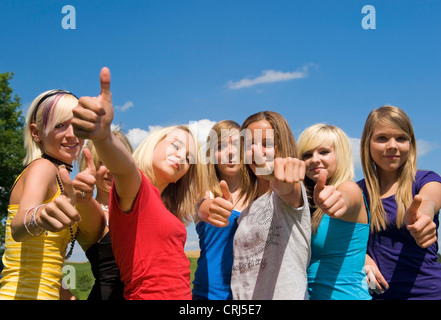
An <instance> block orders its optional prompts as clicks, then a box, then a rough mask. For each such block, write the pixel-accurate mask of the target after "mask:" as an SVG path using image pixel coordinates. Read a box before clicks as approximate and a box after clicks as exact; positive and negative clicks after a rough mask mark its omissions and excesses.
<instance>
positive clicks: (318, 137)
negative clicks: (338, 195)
mask: <svg viewBox="0 0 441 320" xmlns="http://www.w3.org/2000/svg"><path fill="white" fill-rule="evenodd" d="M323 143H326V144H328V145H330V146H332V147H333V148H334V152H335V156H336V160H337V168H336V171H335V173H334V174H333V175H332V176H331V177H328V179H327V181H326V184H327V185H333V186H336V187H337V186H338V185H340V184H341V183H342V182H345V181H352V180H353V179H354V176H355V173H354V162H353V157H352V152H351V143H350V141H349V138H348V136H347V135H346V134H345V133H344V132H343V130H341V129H340V128H338V127H336V126H334V125H328V124H323V123H319V124H315V125H312V126H310V127H308V128H306V129H305V130H304V131H303V132H302V133H301V134H300V136H299V139H298V146H299V154H300V158H301V159H302V160H303V159H304V155H305V154H306V153H307V152H309V151H311V150H314V149H315V148H317V147H318V146H320V145H321V144H323ZM314 185H315V183H314V181H312V180H311V179H309V178H308V177H307V176H305V186H306V190H307V192H308V198H309V202H310V207H311V208H314V205H313V201H312V195H313V192H314ZM322 217H323V211H322V210H321V209H320V208H316V209H315V211H314V212H313V213H312V217H311V228H312V231H313V233H316V232H317V229H318V226H319V225H320V221H321V220H322Z"/></svg>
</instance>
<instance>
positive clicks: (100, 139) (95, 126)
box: [72, 67, 141, 211]
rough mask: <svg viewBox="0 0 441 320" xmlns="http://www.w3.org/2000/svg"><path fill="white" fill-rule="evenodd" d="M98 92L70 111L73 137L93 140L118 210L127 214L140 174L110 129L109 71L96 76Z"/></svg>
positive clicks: (106, 70) (111, 106)
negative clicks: (112, 185) (108, 175)
mask: <svg viewBox="0 0 441 320" xmlns="http://www.w3.org/2000/svg"><path fill="white" fill-rule="evenodd" d="M100 84H101V92H100V94H99V95H98V96H97V97H81V98H80V99H79V101H78V105H77V106H76V107H75V108H74V109H73V114H74V118H73V119H72V125H73V127H74V132H75V135H76V136H78V137H81V138H84V139H90V140H92V141H93V144H94V146H95V149H96V151H97V154H98V157H99V158H100V159H101V161H102V162H103V163H104V165H105V166H106V167H107V168H108V169H109V171H110V172H112V175H113V177H114V182H115V188H116V192H117V194H118V198H119V205H120V208H121V210H123V211H129V210H130V209H131V207H132V204H133V202H134V200H135V198H136V195H137V193H138V190H139V187H140V184H141V175H140V173H139V171H138V168H137V167H136V164H135V161H134V160H133V158H132V155H131V154H130V153H129V151H128V150H127V149H126V147H125V146H124V145H123V143H122V142H121V141H120V140H119V139H118V138H116V137H115V136H114V134H113V133H112V130H111V123H112V120H113V105H112V94H111V92H110V71H109V69H108V68H106V67H104V68H102V69H101V73H100Z"/></svg>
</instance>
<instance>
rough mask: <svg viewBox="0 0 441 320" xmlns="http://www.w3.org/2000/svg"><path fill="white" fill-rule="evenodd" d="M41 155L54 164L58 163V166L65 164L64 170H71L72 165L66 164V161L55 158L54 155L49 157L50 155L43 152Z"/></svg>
mask: <svg viewBox="0 0 441 320" xmlns="http://www.w3.org/2000/svg"><path fill="white" fill-rule="evenodd" d="M41 157H42V158H44V159H47V160H49V161H50V162H52V163H54V164H57V165H59V166H60V165H62V164H64V165H65V166H66V170H67V171H69V172H72V168H73V165H71V164H68V163H66V162H64V161H61V160H58V159H56V158H54V157H51V156H50V155H47V154H46V153H43V154H42V155H41Z"/></svg>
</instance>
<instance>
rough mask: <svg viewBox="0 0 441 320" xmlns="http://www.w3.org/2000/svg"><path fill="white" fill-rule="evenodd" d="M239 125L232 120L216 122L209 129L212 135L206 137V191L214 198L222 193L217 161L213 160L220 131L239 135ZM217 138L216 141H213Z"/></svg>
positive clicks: (219, 140)
mask: <svg viewBox="0 0 441 320" xmlns="http://www.w3.org/2000/svg"><path fill="white" fill-rule="evenodd" d="M239 129H240V125H239V124H238V123H237V122H235V121H233V120H222V121H219V122H217V123H216V124H214V125H213V127H212V128H211V130H212V133H213V134H210V135H209V136H208V137H207V152H206V155H207V159H208V164H207V171H208V189H209V190H210V191H211V192H213V195H214V196H215V197H221V196H222V191H221V189H220V185H219V182H220V180H219V172H218V169H217V166H216V163H217V161H216V160H217V159H215V158H214V156H215V154H216V152H215V151H216V150H217V148H218V144H219V142H221V139H222V130H229V131H230V136H231V135H232V134H235V133H237V134H238V135H239ZM214 137H217V139H214Z"/></svg>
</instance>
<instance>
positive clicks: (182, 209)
mask: <svg viewBox="0 0 441 320" xmlns="http://www.w3.org/2000/svg"><path fill="white" fill-rule="evenodd" d="M175 130H183V131H185V132H188V134H189V136H190V138H191V139H192V140H193V142H194V144H195V147H196V161H190V168H189V169H188V171H187V173H186V174H185V175H184V176H183V177H182V178H180V179H179V180H178V181H177V182H176V183H169V184H168V185H167V187H166V188H165V189H164V191H163V192H162V193H161V199H162V202H163V203H164V205H165V206H166V207H167V209H168V210H170V211H171V212H172V213H173V214H174V215H176V217H177V218H178V219H179V220H181V221H182V222H183V223H184V224H185V225H187V224H188V223H190V222H191V221H192V220H193V218H194V213H195V211H194V210H195V205H196V202H197V201H198V200H200V199H201V198H203V197H204V195H205V192H206V191H207V168H206V165H204V164H203V163H202V161H199V160H200V159H202V157H203V154H202V151H201V148H200V144H199V142H198V140H197V138H196V136H195V135H194V134H193V133H192V131H191V130H190V129H189V127H188V126H184V125H178V126H169V127H165V128H161V129H158V130H156V131H154V132H152V133H151V134H149V135H148V136H147V137H146V138H145V139H144V141H143V142H142V143H141V144H140V145H139V147H138V148H137V149H136V150H135V152H134V153H133V158H134V160H135V163H136V165H137V167H138V168H139V169H140V170H141V171H142V172H143V173H144V174H145V175H146V177H147V178H148V179H149V180H150V182H151V183H152V184H153V185H156V178H155V174H154V170H153V151H154V149H155V148H156V146H157V144H158V143H159V142H161V141H162V140H163V139H164V138H165V137H166V136H167V135H168V134H170V133H171V132H173V131H175Z"/></svg>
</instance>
